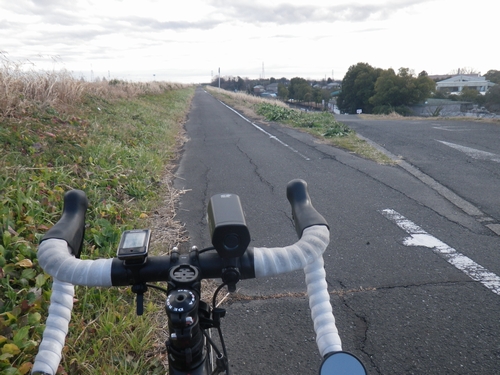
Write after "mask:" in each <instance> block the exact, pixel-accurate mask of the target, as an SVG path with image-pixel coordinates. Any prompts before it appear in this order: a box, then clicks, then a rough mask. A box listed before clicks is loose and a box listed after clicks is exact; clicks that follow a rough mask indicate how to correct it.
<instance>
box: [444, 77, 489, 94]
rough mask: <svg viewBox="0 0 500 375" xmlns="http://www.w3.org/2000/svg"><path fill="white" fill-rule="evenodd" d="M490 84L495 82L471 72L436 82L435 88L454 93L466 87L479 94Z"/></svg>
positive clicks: (458, 92) (483, 92)
mask: <svg viewBox="0 0 500 375" xmlns="http://www.w3.org/2000/svg"><path fill="white" fill-rule="evenodd" d="M492 86H495V84H494V83H493V82H490V81H487V80H486V78H485V77H481V76H479V75H471V74H460V75H456V76H453V77H451V78H448V79H445V80H443V81H439V82H436V90H438V91H447V92H449V93H450V94H455V95H457V94H460V92H461V91H462V90H463V89H464V88H466V87H467V88H471V89H474V90H477V91H478V92H479V93H480V94H482V95H484V94H486V92H487V91H488V90H489V89H490V87H492Z"/></svg>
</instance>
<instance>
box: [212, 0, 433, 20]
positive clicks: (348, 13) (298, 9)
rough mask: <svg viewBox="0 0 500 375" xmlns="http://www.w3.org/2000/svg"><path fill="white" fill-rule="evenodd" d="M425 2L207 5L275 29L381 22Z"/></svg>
mask: <svg viewBox="0 0 500 375" xmlns="http://www.w3.org/2000/svg"><path fill="white" fill-rule="evenodd" d="M428 1H429V0H406V1H389V2H384V3H380V4H373V3H371V4H369V5H368V4H341V5H333V6H332V5H329V6H319V5H313V4H311V5H293V4H290V3H286V4H285V3H281V4H277V5H268V4H262V3H257V2H255V1H251V2H249V1H245V2H234V1H232V0H213V1H212V2H211V4H213V5H214V6H216V7H217V9H219V11H220V12H221V13H222V14H224V15H226V16H227V17H229V18H233V19H237V20H241V21H243V22H249V23H257V24H259V23H260V24H262V23H275V24H278V25H287V24H302V23H314V22H335V21H351V22H363V21H366V20H369V19H373V20H384V19H387V18H389V17H391V16H392V15H393V14H394V13H395V12H398V11H400V10H403V9H406V8H409V7H412V6H414V5H417V4H421V3H425V2H428Z"/></svg>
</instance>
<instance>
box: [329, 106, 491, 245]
mask: <svg viewBox="0 0 500 375" xmlns="http://www.w3.org/2000/svg"><path fill="white" fill-rule="evenodd" d="M336 118H337V119H338V120H339V121H341V122H344V123H346V124H347V125H349V126H350V127H351V128H352V129H354V130H356V132H358V133H359V134H360V135H362V136H365V137H367V138H368V139H370V140H372V141H374V142H376V143H377V144H379V145H381V146H382V147H383V148H385V149H386V150H388V151H390V152H391V153H392V154H393V155H395V156H396V157H397V158H401V159H402V160H404V161H406V162H408V163H409V164H411V165H412V166H414V167H415V168H417V169H418V171H420V172H422V173H424V174H425V175H427V176H430V177H432V179H434V180H435V181H437V182H438V183H439V184H441V185H442V186H444V187H447V188H448V189H449V190H451V191H452V192H454V193H456V194H457V196H459V197H461V198H463V199H464V200H465V201H467V202H469V203H470V204H471V205H473V206H474V207H475V208H477V211H474V210H473V208H471V212H470V213H471V215H472V216H476V217H477V219H478V220H479V221H481V222H483V223H484V225H487V226H488V227H489V228H491V229H492V230H494V231H496V232H497V233H498V234H499V235H500V224H499V223H500V123H494V122H482V121H467V120H438V119H436V120H433V119H422V120H400V121H398V120H363V119H362V118H360V117H359V116H348V115H347V116H341V115H337V116H336ZM457 204H459V206H460V202H457ZM462 208H463V209H465V210H467V207H462Z"/></svg>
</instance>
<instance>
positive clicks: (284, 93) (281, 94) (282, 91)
mask: <svg viewBox="0 0 500 375" xmlns="http://www.w3.org/2000/svg"><path fill="white" fill-rule="evenodd" d="M278 98H280V99H281V100H283V101H286V100H287V99H288V89H287V88H286V86H285V85H284V84H282V83H278Z"/></svg>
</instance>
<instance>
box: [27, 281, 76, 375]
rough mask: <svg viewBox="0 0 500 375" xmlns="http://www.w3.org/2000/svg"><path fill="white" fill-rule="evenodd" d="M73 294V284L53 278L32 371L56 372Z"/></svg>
mask: <svg viewBox="0 0 500 375" xmlns="http://www.w3.org/2000/svg"><path fill="white" fill-rule="evenodd" d="M74 295H75V288H74V286H73V285H71V284H68V283H65V282H62V281H59V280H57V279H54V282H53V284H52V295H51V296H50V307H49V316H48V317H47V322H46V323H45V330H44V331H43V338H42V342H41V344H40V347H39V348H38V354H37V355H36V357H35V363H34V364H33V369H32V372H33V373H35V372H43V373H46V374H55V373H56V371H57V367H58V366H59V362H60V361H61V353H62V349H63V347H64V341H65V340H66V335H67V334H68V325H69V321H70V319H71V310H72V309H73V296H74Z"/></svg>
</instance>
